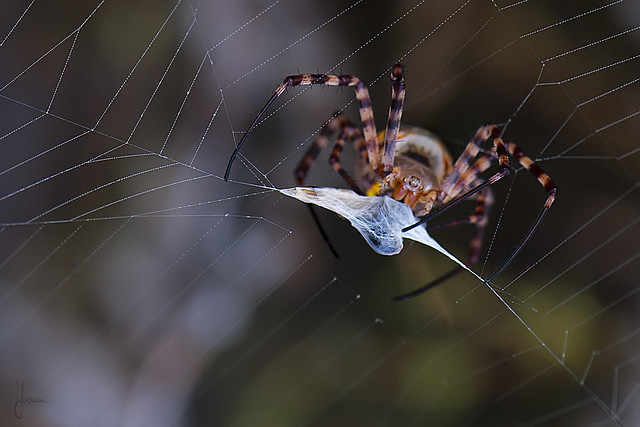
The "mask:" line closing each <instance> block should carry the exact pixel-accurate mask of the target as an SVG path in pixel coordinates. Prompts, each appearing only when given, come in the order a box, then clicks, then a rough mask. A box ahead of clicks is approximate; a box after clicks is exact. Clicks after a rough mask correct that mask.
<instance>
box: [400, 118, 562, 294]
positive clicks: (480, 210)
mask: <svg viewBox="0 0 640 427" xmlns="http://www.w3.org/2000/svg"><path fill="white" fill-rule="evenodd" d="M497 135H498V128H497V127H496V126H495V125H485V126H483V127H481V128H480V129H479V130H478V131H477V132H476V135H475V137H474V138H473V139H472V140H471V141H470V142H469V144H467V147H466V148H465V150H464V151H463V153H462V154H461V155H460V157H459V158H458V160H457V161H456V163H455V164H454V167H453V170H452V171H451V173H450V174H449V175H448V176H447V178H446V179H445V181H444V183H443V191H442V193H440V196H439V201H441V203H442V205H443V207H442V208H440V209H439V210H438V211H436V212H433V213H431V214H428V215H425V216H424V217H422V219H421V220H420V221H418V222H416V223H415V224H412V225H411V226H409V227H406V228H405V229H404V230H403V231H408V230H410V229H412V228H414V227H417V226H419V225H420V224H423V223H425V222H427V221H428V220H429V219H431V218H433V217H434V216H436V215H438V214H439V213H441V212H442V211H444V210H446V209H449V208H450V207H452V206H455V205H456V204H458V203H459V202H461V201H463V200H465V199H469V198H474V197H476V195H477V199H478V205H477V207H476V212H475V214H474V215H472V216H470V217H469V218H468V219H466V220H460V221H453V222H449V223H446V224H442V225H440V226H438V228H442V227H448V226H453V225H459V224H463V223H475V224H476V226H477V233H476V235H475V237H474V238H473V240H472V241H471V251H470V254H469V258H468V261H467V265H472V264H475V263H476V262H477V261H478V257H479V254H480V248H481V247H482V240H483V231H484V228H485V227H486V222H487V219H486V216H485V214H484V211H485V207H486V206H489V205H490V204H491V202H492V200H493V197H492V193H491V191H487V190H490V185H491V184H494V183H495V182H497V181H498V180H500V179H502V178H503V177H504V176H506V175H508V174H509V173H510V171H509V158H508V155H507V152H508V153H509V154H510V155H511V156H513V157H514V158H515V159H516V160H517V161H518V163H519V164H520V165H521V166H522V167H523V168H525V169H527V170H528V171H529V172H531V174H533V176H534V177H535V178H536V179H537V180H538V182H539V183H540V185H542V186H543V188H544V189H545V191H546V192H547V199H546V200H545V203H544V205H543V207H542V210H541V211H540V213H539V214H538V217H537V218H536V220H535V221H534V223H533V224H532V226H531V227H530V228H529V231H528V232H527V234H526V235H525V237H524V238H523V239H522V240H521V242H520V244H519V245H518V246H517V247H516V249H515V250H514V251H513V252H512V253H511V255H510V256H509V258H507V260H506V261H505V262H504V263H502V265H500V267H499V268H498V269H497V270H496V271H495V272H494V273H493V274H492V275H491V276H490V277H489V278H488V279H487V280H486V282H490V281H491V280H493V279H494V278H495V277H497V276H498V275H499V274H500V273H501V272H502V271H504V269H505V268H506V267H507V266H508V265H509V264H510V263H511V262H512V261H513V260H514V258H515V257H516V256H517V255H518V253H519V252H520V251H521V250H522V248H523V247H524V245H525V244H526V243H527V241H528V240H529V239H530V238H531V236H532V235H533V233H534V232H535V230H536V229H537V228H538V226H539V225H540V224H541V222H542V219H543V218H544V216H545V215H546V213H547V212H548V211H549V209H550V208H551V205H552V204H553V202H554V200H555V198H556V194H557V191H558V187H557V186H556V185H555V184H554V183H553V181H552V180H551V178H550V177H549V175H547V174H546V173H545V172H544V171H543V170H542V169H541V168H540V167H539V166H538V165H537V164H536V163H535V162H534V161H533V160H532V159H531V158H530V157H528V156H527V155H525V154H524V153H523V151H522V149H521V148H520V147H518V146H517V145H516V144H514V143H512V142H510V143H508V144H507V145H506V147H505V145H504V142H503V141H502V139H501V138H499V137H498V136H497ZM489 137H493V141H494V149H493V152H492V154H493V156H495V157H497V158H498V163H499V166H500V169H499V171H498V172H496V173H495V174H494V175H493V176H491V177H490V178H489V179H487V180H486V181H484V182H483V181H482V180H480V179H479V178H478V174H480V173H482V172H484V171H485V170H487V169H488V168H489V167H490V166H491V161H492V157H490V156H488V155H483V156H480V157H479V158H478V159H477V160H476V161H475V162H474V163H473V164H471V160H473V159H474V158H475V157H476V156H477V155H478V153H479V152H480V144H481V143H482V142H483V141H484V140H486V139H488V138H489ZM467 188H471V190H470V191H468V192H466V193H464V194H462V195H461V196H459V197H457V198H456V196H458V195H459V194H460V193H461V192H462V191H464V190H465V189H467ZM462 271H463V270H462V268H455V269H454V270H452V271H450V272H448V273H446V274H444V275H443V276H442V277H440V278H438V279H436V280H434V281H432V282H430V283H428V284H426V285H424V286H422V287H420V288H418V289H415V290H413V291H411V292H409V293H406V294H403V295H399V296H397V297H394V298H393V299H394V300H396V301H400V300H404V299H408V298H413V297H415V296H417V295H419V294H421V293H423V292H425V291H426V290H428V289H430V288H432V287H434V286H436V285H438V284H439V283H442V282H443V281H445V280H448V279H450V278H451V277H453V276H455V275H456V274H458V273H460V272H462Z"/></svg>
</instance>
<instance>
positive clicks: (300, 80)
mask: <svg viewBox="0 0 640 427" xmlns="http://www.w3.org/2000/svg"><path fill="white" fill-rule="evenodd" d="M402 70H403V68H402V66H401V65H399V64H396V65H395V66H394V67H393V69H392V73H391V79H392V81H393V97H394V98H393V99H392V102H391V107H390V109H389V121H388V124H387V129H388V130H389V131H388V137H387V140H385V143H384V146H383V153H382V156H381V155H380V148H379V146H378V140H377V138H376V134H377V132H376V125H375V122H374V118H373V109H372V108H371V98H370V96H369V89H368V87H367V85H366V84H365V83H364V82H363V81H362V80H360V79H359V78H358V77H355V76H350V75H340V76H335V75H328V74H300V75H293V76H288V77H286V78H285V79H284V81H283V82H282V83H281V84H280V86H278V88H277V89H276V91H275V92H274V94H273V95H272V96H271V98H269V100H268V101H267V103H266V104H265V106H264V107H263V108H262V110H261V111H260V112H259V113H258V115H257V116H256V118H255V119H254V120H253V122H252V123H251V125H250V126H249V129H248V130H247V132H245V134H244V135H243V137H242V139H241V140H240V142H239V143H238V145H237V146H236V149H235V150H234V152H233V154H232V155H231V158H230V159H229V163H228V164H227V170H226V171H225V174H224V179H225V181H227V180H228V179H229V174H230V173H231V167H232V165H233V162H234V161H235V158H236V157H237V156H238V154H239V153H240V149H241V148H242V145H243V144H244V142H245V141H246V139H247V137H248V136H249V134H250V133H251V131H252V130H253V129H254V128H255V127H256V125H257V124H258V122H259V121H260V118H261V117H262V116H263V115H264V113H265V112H266V111H267V110H268V108H269V107H270V106H271V104H273V102H274V101H275V100H276V98H278V97H279V96H280V95H282V93H283V92H284V91H285V89H287V88H288V87H295V86H308V85H323V86H349V87H353V88H354V89H355V92H356V98H357V99H358V103H359V106H360V119H361V120H362V129H363V134H364V140H365V144H366V149H367V154H368V159H369V168H370V170H371V171H375V173H381V172H380V169H382V171H386V172H388V171H390V170H391V169H392V167H393V158H394V150H395V139H394V138H395V136H394V135H397V132H398V128H399V125H400V118H401V116H402V105H403V101H404V93H405V91H404V78H403V75H402ZM381 163H382V168H380V165H381Z"/></svg>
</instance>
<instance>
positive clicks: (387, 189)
mask: <svg viewBox="0 0 640 427" xmlns="http://www.w3.org/2000/svg"><path fill="white" fill-rule="evenodd" d="M439 192H440V190H438V189H437V188H434V183H433V182H432V181H430V180H429V179H428V177H427V176H424V177H422V178H421V177H418V176H415V175H412V174H403V172H402V169H400V168H399V167H396V168H394V170H393V172H391V173H390V174H389V175H387V176H386V177H385V179H384V181H383V182H382V185H381V188H380V193H379V194H387V195H389V196H391V197H392V198H394V199H395V200H397V201H399V202H403V203H405V204H407V205H409V207H410V208H411V210H413V212H414V213H416V214H419V215H422V214H424V213H427V212H429V211H430V210H431V208H432V206H433V203H434V201H435V200H436V198H437V197H438V193H439Z"/></svg>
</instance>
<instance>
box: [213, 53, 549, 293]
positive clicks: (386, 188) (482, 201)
mask: <svg viewBox="0 0 640 427" xmlns="http://www.w3.org/2000/svg"><path fill="white" fill-rule="evenodd" d="M306 85H325V86H349V87H353V88H354V89H355V93H356V98H357V100H358V103H359V108H360V119H361V121H362V130H360V128H359V127H358V126H356V125H355V124H354V123H352V122H351V121H350V120H349V119H348V118H347V117H346V116H344V115H342V114H340V113H337V114H336V115H334V116H333V117H332V118H331V119H330V120H329V121H328V122H327V123H326V124H325V125H324V126H323V128H322V129H321V130H320V134H319V135H318V137H317V138H316V140H315V141H314V142H313V144H312V145H311V146H310V147H309V149H308V150H307V152H306V154H305V155H304V156H303V157H302V159H301V160H300V163H299V164H298V166H297V167H296V169H295V176H296V179H297V182H298V184H299V185H300V186H303V185H304V181H305V178H306V176H307V173H308V171H309V168H310V167H311V164H312V163H313V162H314V160H315V159H316V157H317V155H318V154H319V152H320V151H321V149H322V148H323V147H324V146H325V145H326V144H327V141H328V140H329V139H330V138H331V137H332V136H333V135H334V134H336V133H337V134H338V136H337V139H336V142H335V145H334V146H333V150H332V151H331V154H330V156H329V163H330V164H331V166H332V167H333V169H335V170H336V172H338V173H339V174H340V176H341V177H342V178H343V179H344V180H345V182H346V183H347V184H348V185H349V187H351V189H353V191H355V192H356V193H358V194H360V195H366V196H389V197H392V198H393V199H395V200H397V201H399V202H403V203H405V204H407V205H408V206H409V207H410V208H411V210H412V211H413V213H414V215H415V216H416V217H420V218H421V219H420V220H419V221H418V222H416V223H415V224H413V225H411V226H409V227H406V228H405V229H404V230H403V231H408V230H409V229H411V228H413V227H416V226H419V225H420V224H422V223H425V222H427V221H428V220H429V219H431V218H432V217H433V216H435V215H436V214H438V213H440V212H442V211H443V210H444V209H448V208H450V207H452V206H454V205H457V204H458V203H459V202H461V201H462V200H465V199H475V200H476V203H477V204H476V208H475V211H474V213H473V214H471V215H470V216H469V217H468V218H466V219H463V220H458V221H452V222H449V223H445V224H441V225H440V226H439V227H446V226H453V225H459V224H474V225H475V226H476V233H475V236H474V237H473V239H472V240H471V243H470V251H469V255H468V258H467V261H466V263H465V264H466V265H473V264H475V263H476V262H477V261H478V258H479V254H480V251H481V248H482V239H483V234H484V229H485V227H486V224H487V215H486V212H487V211H488V208H489V207H490V205H491V202H492V200H493V196H492V192H491V187H490V186H491V185H492V184H494V183H495V182H497V181H498V180H500V179H501V178H503V177H504V176H506V175H508V174H510V172H511V169H510V165H509V155H511V156H512V157H514V158H515V159H516V160H517V161H518V163H519V164H520V165H521V166H522V167H523V168H525V169H527V170H528V171H529V172H531V173H532V174H533V176H534V177H535V178H536V179H537V180H538V182H539V183H540V184H541V185H542V186H543V187H544V189H545V190H546V192H547V199H546V201H545V203H544V206H543V208H542V210H541V212H540V214H539V215H538V218H537V219H536V220H535V222H534V223H533V225H532V226H531V228H530V229H529V231H528V233H527V234H526V235H525V237H524V238H523V240H522V241H521V243H520V244H519V245H518V246H517V248H516V249H515V251H514V252H513V253H512V254H511V256H510V257H509V258H508V260H507V261H506V262H505V263H503V264H502V266H501V267H500V268H499V269H498V270H497V271H496V272H495V273H493V275H492V276H491V277H490V278H489V279H487V282H488V281H490V280H492V279H493V278H495V277H496V276H497V275H498V274H499V273H500V272H502V270H504V268H505V267H506V266H507V265H508V264H509V263H510V262H511V261H512V260H513V259H514V258H515V256H516V255H517V254H518V252H520V250H521V249H522V248H523V247H524V245H525V244H526V243H527V241H528V240H529V238H530V237H531V236H532V234H533V232H534V231H535V229H536V228H537V227H538V225H539V224H540V223H541V221H542V218H543V217H544V215H545V214H546V213H547V211H548V210H549V208H551V205H552V204H553V202H554V200H555V197H556V193H557V187H556V185H555V184H554V183H553V181H552V180H551V178H550V177H549V175H547V174H546V173H545V172H544V171H543V170H542V169H541V168H540V167H539V166H538V165H537V164H536V163H535V162H534V161H533V160H531V158H529V157H528V156H526V155H525V154H524V153H523V152H522V150H521V149H520V148H519V147H518V146H517V145H516V144H514V143H507V144H505V143H504V141H503V140H502V138H501V137H500V129H499V127H498V126H496V125H493V124H487V125H484V126H481V127H480V128H479V129H478V130H477V132H476V133H475V136H474V137H473V138H472V139H471V141H470V142H469V143H468V144H467V146H466V148H465V149H464V151H463V152H462V154H461V155H460V156H459V157H458V158H457V160H456V161H455V163H452V159H451V156H450V154H449V153H448V152H447V150H446V148H445V146H444V145H443V144H442V142H440V141H439V140H438V138H437V137H435V136H434V135H433V134H432V133H430V132H428V131H426V130H424V129H421V128H419V127H412V126H402V127H400V120H401V117H402V109H403V104H404V98H405V82H404V69H403V66H402V65H400V64H396V65H394V66H393V67H392V69H391V86H392V91H391V106H390V107H389V116H388V120H387V127H386V130H385V131H382V132H380V133H377V131H376V126H375V123H374V118H373V109H372V107H371V100H370V97H369V90H368V87H367V85H366V84H365V83H364V82H363V81H362V80H360V79H359V78H358V77H355V76H351V75H327V74H301V75H292V76H288V77H287V78H285V79H284V81H283V82H282V84H280V86H279V87H278V89H277V90H276V91H275V93H274V94H273V95H272V96H271V98H270V99H269V100H268V101H267V103H266V105H265V106H264V107H263V108H262V110H261V111H260V113H259V114H258V116H257V117H256V118H255V120H254V121H253V123H252V124H251V126H250V127H249V129H248V130H247V132H246V133H245V134H244V136H243V137H242V139H241V140H240V142H239V143H238V145H237V147H236V149H235V151H234V152H233V155H232V156H231V158H230V159H229V164H228V165H227V170H226V172H225V175H224V179H225V181H226V180H228V178H229V173H230V172H231V166H232V165H233V161H234V160H235V158H236V157H237V155H238V153H239V152H240V148H241V147H242V144H243V143H244V141H245V140H246V139H247V137H248V135H249V133H250V132H251V131H252V130H253V128H254V127H255V126H256V124H257V123H258V121H259V120H260V118H261V117H262V116H263V115H264V113H265V112H266V110H267V109H268V108H269V106H270V105H271V104H272V103H273V102H274V101H275V99H276V98H277V97H278V96H280V95H281V94H282V93H283V92H284V91H285V89H287V88H288V87H294V86H306ZM488 140H490V141H491V142H492V144H493V146H492V148H491V149H490V150H488V151H486V150H485V151H482V150H481V147H482V145H483V144H484V143H485V142H486V141H488ZM346 142H351V143H352V144H353V146H354V147H355V150H356V151H357V153H358V161H357V163H358V164H357V172H358V179H357V180H354V179H353V178H352V177H351V175H349V173H348V172H347V171H345V169H344V168H343V167H342V165H341V164H340V155H341V153H342V150H343V148H344V145H345V143H346ZM494 161H497V163H498V171H497V172H496V173H494V174H493V175H492V176H491V177H489V178H488V179H486V180H483V179H482V178H480V174H481V173H482V172H484V171H486V170H487V169H488V168H489V167H490V166H491V165H492V164H493V162H494ZM434 208H438V209H437V210H435V211H434V212H432V210H434ZM321 232H322V233H323V235H324V232H323V231H322V229H321ZM325 240H327V239H326V236H325ZM454 272H458V270H454ZM454 272H449V273H447V274H445V275H444V276H442V277H441V278H439V279H437V280H435V281H433V282H431V283H429V284H427V285H426V286H423V287H422V288H419V289H417V290H415V291H413V292H411V293H408V294H405V295H401V296H399V297H396V299H404V298H408V297H413V296H415V295H417V294H419V293H421V292H424V291H425V290H427V289H428V288H430V287H432V286H435V284H437V283H441V282H442V281H444V280H446V279H448V278H449V277H451V276H452V275H453V274H455V273H454Z"/></svg>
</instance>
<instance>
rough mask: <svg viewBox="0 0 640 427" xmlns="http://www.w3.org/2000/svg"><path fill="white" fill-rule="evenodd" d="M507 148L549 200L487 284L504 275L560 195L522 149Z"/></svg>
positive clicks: (549, 178)
mask: <svg viewBox="0 0 640 427" xmlns="http://www.w3.org/2000/svg"><path fill="white" fill-rule="evenodd" d="M507 147H508V150H509V153H510V154H511V155H512V156H514V157H515V158H516V160H518V163H520V165H521V166H522V167H523V168H525V169H527V170H528V171H529V172H531V173H532V174H533V176H535V177H536V179H537V180H538V182H539V183H540V185H542V187H544V189H545V190H546V191H547V199H546V200H545V202H544V205H543V207H542V210H541V211H540V214H538V218H536V220H535V222H534V223H533V225H532V226H531V228H530V229H529V231H528V232H527V234H526V235H525V236H524V238H523V239H522V241H521V242H520V244H519V245H518V247H517V248H516V249H515V250H514V251H513V253H512V254H511V255H510V256H509V258H508V259H507V260H506V261H505V262H504V263H503V264H502V265H501V266H500V268H498V270H496V272H495V273H493V274H492V275H491V277H489V278H488V279H487V282H488V281H490V280H493V279H494V278H495V277H496V276H498V275H499V274H500V273H502V271H503V270H504V269H505V268H507V266H508V265H509V264H510V263H511V261H513V259H514V258H515V257H516V256H517V255H518V253H520V251H521V250H522V248H523V247H524V245H525V244H526V243H527V242H528V241H529V239H530V238H531V236H532V235H533V233H534V232H535V231H536V228H538V226H539V225H540V223H542V219H543V218H544V216H545V215H546V214H547V212H549V209H550V208H551V205H552V204H553V202H554V201H555V199H556V194H557V193H558V187H557V186H556V185H555V184H554V183H553V181H552V180H551V177H549V175H547V174H546V173H545V172H544V171H543V170H542V169H541V168H540V166H538V165H537V164H536V163H535V162H534V161H533V160H531V158H530V157H529V156H527V155H525V154H524V153H523V152H522V149H521V148H520V147H518V146H517V145H516V144H514V143H513V142H510V143H509V144H508V145H507Z"/></svg>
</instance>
